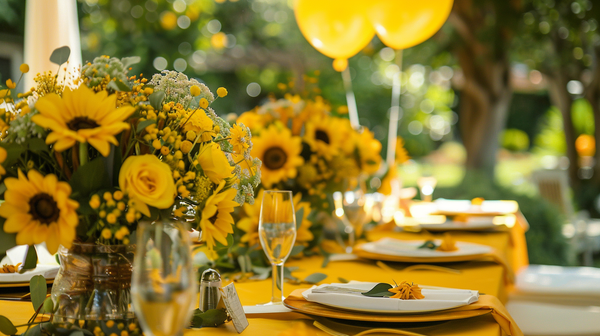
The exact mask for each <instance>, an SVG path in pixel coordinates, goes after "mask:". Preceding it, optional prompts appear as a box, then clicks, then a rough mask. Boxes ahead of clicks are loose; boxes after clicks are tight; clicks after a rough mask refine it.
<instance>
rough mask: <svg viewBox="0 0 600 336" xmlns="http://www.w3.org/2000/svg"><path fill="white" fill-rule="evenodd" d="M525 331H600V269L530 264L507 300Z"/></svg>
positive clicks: (528, 333)
mask: <svg viewBox="0 0 600 336" xmlns="http://www.w3.org/2000/svg"><path fill="white" fill-rule="evenodd" d="M506 308H507V309H508V311H509V313H510V315H511V316H512V317H513V318H514V320H515V322H516V323H517V325H518V326H519V328H521V330H522V331H523V333H524V334H525V335H528V336H529V335H532V336H533V335H535V336H541V335H600V269H598V268H593V267H560V266H543V265H530V266H528V267H526V268H525V269H523V270H522V271H521V272H520V273H519V274H518V275H517V280H516V283H515V291H514V292H513V293H511V294H510V295H509V301H508V303H507V304H506Z"/></svg>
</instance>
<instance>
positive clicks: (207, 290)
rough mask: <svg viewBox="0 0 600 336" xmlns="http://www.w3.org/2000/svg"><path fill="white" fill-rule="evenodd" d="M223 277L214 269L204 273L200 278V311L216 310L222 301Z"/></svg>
mask: <svg viewBox="0 0 600 336" xmlns="http://www.w3.org/2000/svg"><path fill="white" fill-rule="evenodd" d="M220 288H221V275H220V274H219V272H217V271H215V270H214V269H212V268H209V269H207V270H206V271H204V272H202V277H201V278H200V303H199V304H198V306H199V308H200V310H202V311H203V312H205V311H207V310H209V309H216V308H217V305H218V304H219V300H220V299H221V292H220V291H219V289H220Z"/></svg>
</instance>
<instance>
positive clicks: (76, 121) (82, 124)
mask: <svg viewBox="0 0 600 336" xmlns="http://www.w3.org/2000/svg"><path fill="white" fill-rule="evenodd" d="M67 126H68V127H69V129H71V130H73V131H78V130H81V129H90V128H96V127H98V124H97V123H96V121H94V120H92V119H90V118H88V117H75V118H73V119H71V121H69V122H68V123H67Z"/></svg>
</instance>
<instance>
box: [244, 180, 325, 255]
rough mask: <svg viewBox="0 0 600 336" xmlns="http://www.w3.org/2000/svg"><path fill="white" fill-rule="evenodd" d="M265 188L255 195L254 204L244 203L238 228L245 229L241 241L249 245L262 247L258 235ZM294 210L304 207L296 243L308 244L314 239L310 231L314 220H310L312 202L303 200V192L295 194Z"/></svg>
mask: <svg viewBox="0 0 600 336" xmlns="http://www.w3.org/2000/svg"><path fill="white" fill-rule="evenodd" d="M263 192H264V190H262V189H261V191H260V192H259V193H258V195H257V196H256V197H255V199H256V202H254V204H253V205H250V204H248V203H244V205H243V208H244V215H245V216H244V217H243V218H242V219H240V220H239V221H238V222H237V227H238V229H240V230H242V231H244V232H245V233H244V235H243V236H242V239H241V242H242V243H247V244H248V246H254V245H258V247H259V248H260V240H259V237H258V221H259V218H260V206H261V201H262V198H263ZM293 200H294V211H296V212H298V210H300V209H304V214H303V216H302V224H301V225H300V227H299V228H298V230H296V243H295V245H305V246H306V245H308V243H309V242H310V241H312V240H313V238H314V236H313V234H312V232H310V227H311V226H312V222H311V221H309V220H308V216H309V215H310V213H311V212H312V209H311V207H310V203H308V202H302V194H300V193H298V194H296V195H295V196H294V199H293Z"/></svg>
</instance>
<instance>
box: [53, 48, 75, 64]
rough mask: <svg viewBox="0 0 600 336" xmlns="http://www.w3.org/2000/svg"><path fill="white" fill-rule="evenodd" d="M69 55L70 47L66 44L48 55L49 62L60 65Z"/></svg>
mask: <svg viewBox="0 0 600 336" xmlns="http://www.w3.org/2000/svg"><path fill="white" fill-rule="evenodd" d="M70 55H71V49H70V48H69V47H67V46H64V47H60V48H57V49H54V51H53V52H52V55H50V62H52V63H54V64H57V65H62V64H63V63H65V62H66V61H68V60H69V56H70Z"/></svg>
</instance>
